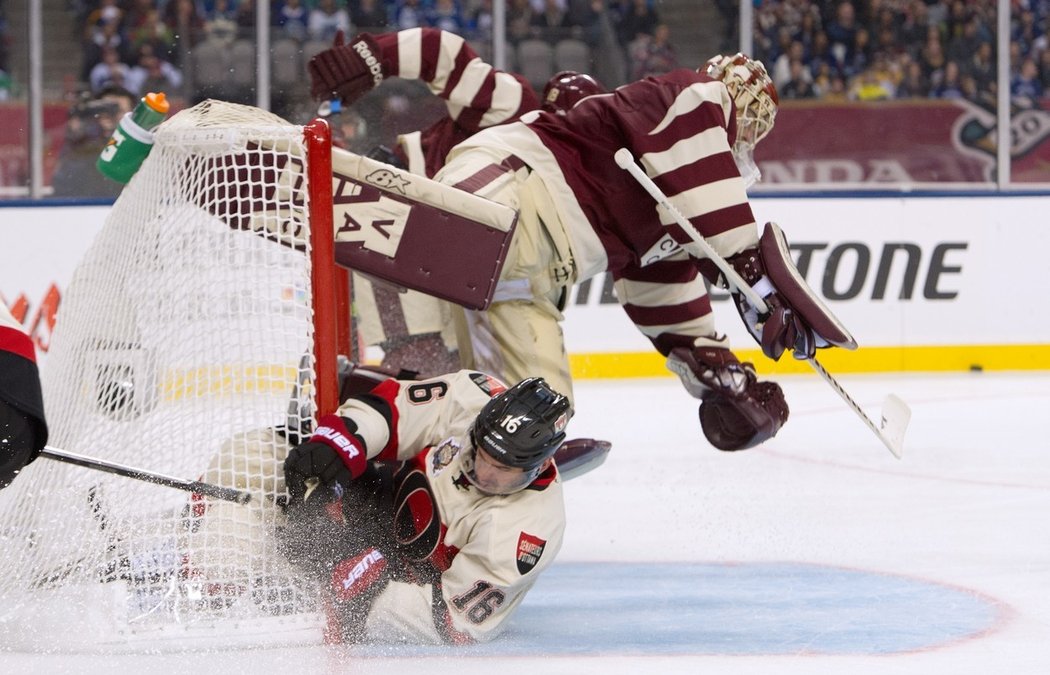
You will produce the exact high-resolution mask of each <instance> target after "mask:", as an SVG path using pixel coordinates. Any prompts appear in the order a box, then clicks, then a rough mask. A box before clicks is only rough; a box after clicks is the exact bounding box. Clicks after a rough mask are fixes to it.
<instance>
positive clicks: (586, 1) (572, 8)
mask: <svg viewBox="0 0 1050 675" xmlns="http://www.w3.org/2000/svg"><path fill="white" fill-rule="evenodd" d="M604 17H605V2H604V1H603V0H570V2H569V24H570V25H571V26H572V27H573V32H574V33H575V34H577V35H579V37H580V38H581V39H582V40H583V41H584V42H586V43H587V44H589V45H590V46H591V47H592V48H595V47H597V46H598V45H599V44H600V43H601V39H602V30H603V18H604Z"/></svg>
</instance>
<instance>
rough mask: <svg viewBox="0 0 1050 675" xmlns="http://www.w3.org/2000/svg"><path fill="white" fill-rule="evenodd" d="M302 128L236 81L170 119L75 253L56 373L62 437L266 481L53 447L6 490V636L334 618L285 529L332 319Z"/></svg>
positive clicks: (51, 387)
mask: <svg viewBox="0 0 1050 675" xmlns="http://www.w3.org/2000/svg"><path fill="white" fill-rule="evenodd" d="M302 138H303V129H302V128H301V127H298V126H293V125H290V124H288V123H287V122H285V121H283V120H281V119H280V118H277V117H275V116H273V115H271V114H269V113H266V112H264V111H262V110H259V109H255V108H249V107H245V106H235V105H231V104H225V103H219V102H215V101H207V102H205V103H202V104H200V105H198V106H195V107H194V108H191V109H189V110H186V111H183V112H181V113H179V114H177V115H175V116H173V117H172V118H171V119H170V120H168V121H167V122H166V123H165V124H164V125H162V126H161V128H160V129H158V131H157V135H156V143H155V145H154V148H153V150H152V152H151V153H150V155H149V157H148V158H147V160H146V162H145V163H144V164H143V166H142V168H141V169H140V170H139V171H138V173H137V174H136V175H135V176H134V178H133V179H132V181H131V182H130V183H129V185H128V186H127V187H126V188H125V189H124V191H123V193H122V194H121V196H120V198H119V199H118V200H117V202H116V204H115V205H114V207H113V209H112V211H111V213H110V215H109V217H108V219H107V221H106V224H105V226H104V228H103V230H102V232H101V233H100V234H99V235H98V237H97V239H96V240H95V241H94V243H93V244H92V246H91V248H90V250H89V251H88V252H87V254H86V255H85V257H84V259H83V260H82V262H81V263H80V265H79V266H78V268H77V270H76V271H75V274H74V277H73V280H72V282H71V283H70V285H69V288H68V291H67V293H66V296H65V297H64V298H63V300H62V305H61V309H60V312H59V315H58V322H57V325H56V328H55V332H54V336H53V340H52V345H51V349H50V351H49V353H48V356H47V359H46V361H45V363H44V366H43V373H42V379H43V387H44V399H45V407H46V412H47V415H48V420H49V424H50V429H51V437H50V441H49V444H50V445H52V446H54V447H56V448H60V449H63V450H67V451H72V452H76V453H81V454H84V455H90V456H92V457H97V458H100V459H104V460H107V461H110V462H116V463H120V464H125V465H130V466H132V467H136V468H141V469H146V470H149V471H152V472H156V473H161V474H166V475H169V476H175V477H180V478H186V479H191V480H194V479H199V480H202V481H204V482H208V483H214V484H217V485H222V486H228V487H234V488H239V489H242V490H248V491H250V492H251V493H252V500H251V502H250V503H249V504H247V505H240V504H233V503H229V502H222V501H218V500H215V499H211V498H207V497H203V496H201V495H197V494H192V493H189V492H184V491H180V490H176V489H172V488H169V487H162V486H157V485H152V484H149V483H146V482H142V481H139V480H134V479H130V478H126V477H121V476H115V475H111V474H108V473H102V472H99V471H95V470H91V469H88V468H82V467H78V466H73V465H70V464H65V463H59V462H56V461H54V460H50V459H45V458H41V459H38V460H37V461H36V462H34V463H33V464H32V465H30V466H29V467H28V468H27V470H26V471H25V473H24V474H23V475H22V476H20V477H19V478H18V480H16V481H15V482H14V484H13V485H12V486H11V487H10V488H9V489H7V490H4V491H3V492H0V570H2V572H0V633H2V634H3V635H4V643H5V644H4V646H5V647H7V648H12V649H19V648H25V649H38V648H41V649H48V650H59V651H63V650H67V649H68V650H80V649H94V648H106V649H113V650H120V649H122V648H125V647H126V648H131V649H138V648H140V647H139V645H140V643H143V642H145V643H147V644H148V646H149V648H151V649H164V648H166V647H171V648H180V647H183V646H193V647H200V646H202V645H207V644H209V643H215V644H221V645H223V646H229V645H230V644H236V643H247V644H253V643H258V642H263V643H273V642H290V641H303V640H312V639H314V637H315V636H316V635H317V626H316V624H317V618H316V616H315V615H314V614H313V610H314V604H313V603H314V600H313V598H312V597H311V596H310V595H309V594H308V593H307V592H306V591H305V590H304V587H303V585H302V584H300V583H299V582H297V580H296V575H295V574H294V573H293V572H292V571H291V570H290V569H288V568H287V567H286V566H285V563H284V562H283V558H282V557H281V555H280V554H279V553H278V551H277V550H276V545H275V542H274V538H273V531H274V528H275V527H277V526H279V524H280V522H279V521H280V518H281V513H280V509H279V508H277V507H276V506H275V503H274V499H275V496H276V495H279V494H283V492H284V485H283V480H282V478H281V469H280V461H281V460H282V459H283V456H284V453H285V452H286V451H287V446H286V442H285V440H284V439H283V437H282V436H281V435H280V434H278V433H276V432H275V428H277V427H282V426H284V425H285V424H287V423H288V418H289V417H297V418H298V421H300V422H301V421H302V420H303V419H306V420H308V419H309V415H310V412H311V411H312V409H313V408H312V402H311V401H310V399H309V396H310V392H311V391H312V388H311V387H308V386H306V387H300V386H297V385H298V383H302V382H307V381H312V379H313V372H312V358H311V357H310V356H309V355H310V354H311V353H312V348H313V335H314V332H313V328H312V324H311V318H312V312H311V309H310V299H311V286H310V260H309V242H308V241H307V239H306V236H307V233H308V222H307V220H308V219H307V216H306V206H307V203H308V194H307V183H306V176H305V172H304V171H303V166H304V161H305V160H304V158H305V152H304V147H303V140H302ZM264 233H265V235H266V236H262V234H264ZM293 397H298V398H296V399H295V400H292V399H293ZM295 423H297V422H296V421H295V420H293V424H295Z"/></svg>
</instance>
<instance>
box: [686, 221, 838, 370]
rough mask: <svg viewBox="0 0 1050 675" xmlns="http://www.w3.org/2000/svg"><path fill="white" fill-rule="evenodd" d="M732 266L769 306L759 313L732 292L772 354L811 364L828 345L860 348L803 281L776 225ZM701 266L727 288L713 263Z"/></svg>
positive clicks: (742, 313)
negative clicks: (808, 361) (808, 360)
mask: <svg viewBox="0 0 1050 675" xmlns="http://www.w3.org/2000/svg"><path fill="white" fill-rule="evenodd" d="M728 262H729V263H730V264H731V265H732V266H733V268H734V269H735V270H736V272H737V274H739V275H740V276H741V277H743V279H744V282H745V283H747V285H748V286H750V287H751V288H753V289H754V290H755V292H757V293H758V295H759V296H761V297H762V299H763V300H764V301H765V303H766V306H767V308H766V310H767V311H766V312H765V313H763V314H759V312H758V310H757V309H756V308H755V307H754V306H752V305H751V303H750V302H748V300H747V298H746V297H745V296H744V295H743V294H742V293H740V292H739V291H737V290H735V289H733V290H732V296H733V301H734V302H735V303H736V308H737V311H738V312H739V313H740V318H741V319H743V320H744V324H745V325H746V326H747V330H748V332H749V333H751V336H752V337H753V338H755V341H756V342H757V343H758V344H759V345H761V347H762V353H763V354H765V355H766V356H768V357H769V358H771V359H773V360H774V361H778V360H779V359H780V357H781V356H782V355H783V353H784V351H786V350H790V351H791V352H792V354H793V355H794V357H795V358H796V359H799V360H805V359H810V358H813V356H814V355H815V354H816V350H817V349H820V348H824V347H831V346H835V347H842V348H844V349H856V348H857V342H856V341H855V340H854V339H853V336H852V335H850V332H849V331H848V330H847V329H846V327H845V326H843V325H842V323H841V322H840V321H839V320H838V319H837V318H836V317H835V315H834V314H832V313H831V310H830V309H828V308H827V307H826V306H825V305H824V303H822V302H821V301H820V299H819V298H818V297H817V296H816V294H815V293H814V292H813V289H811V288H810V287H809V286H808V285H807V284H806V280H805V279H803V278H802V275H801V274H800V273H799V271H798V268H796V267H795V263H794V262H792V260H791V251H790V249H789V248H788V243H787V239H786V238H785V237H784V233H783V231H782V230H781V229H780V228H779V227H778V226H777V225H776V223H766V227H765V229H764V230H763V231H762V237H761V238H760V239H759V242H758V248H750V249H747V250H744V251H741V252H740V253H738V254H736V255H734V256H731V257H730V258H728ZM700 268H701V271H702V272H703V273H704V276H706V277H707V278H708V280H709V281H711V282H712V283H720V284H721V285H722V286H723V287H724V286H725V285H726V284H725V279H724V278H723V277H722V276H721V273H720V272H719V271H718V269H717V268H716V267H715V266H714V264H713V263H712V262H711V261H710V260H702V261H701V263H700Z"/></svg>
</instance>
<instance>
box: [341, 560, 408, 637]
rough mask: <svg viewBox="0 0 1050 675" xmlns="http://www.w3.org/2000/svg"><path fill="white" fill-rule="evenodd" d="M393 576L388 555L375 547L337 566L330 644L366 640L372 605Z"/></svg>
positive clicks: (342, 561)
mask: <svg viewBox="0 0 1050 675" xmlns="http://www.w3.org/2000/svg"><path fill="white" fill-rule="evenodd" d="M391 576H392V575H391V569H390V567H389V565H388V560H387V558H386V556H385V555H383V553H382V552H380V550H379V549H378V548H376V547H374V546H369V547H368V548H366V549H365V550H364V551H361V552H360V553H357V554H356V555H352V556H349V557H347V558H345V559H343V560H341V561H340V562H338V563H336V565H335V567H334V568H333V569H332V578H331V586H330V588H329V592H330V604H329V607H328V629H327V631H326V639H327V641H329V642H339V643H355V642H360V641H361V640H362V639H363V638H364V637H365V624H366V623H367V621H368V613H369V611H370V610H371V609H372V602H373V601H374V600H375V599H376V596H378V595H379V594H380V593H381V592H382V591H383V589H384V588H385V587H386V584H387V582H388V581H390V579H391Z"/></svg>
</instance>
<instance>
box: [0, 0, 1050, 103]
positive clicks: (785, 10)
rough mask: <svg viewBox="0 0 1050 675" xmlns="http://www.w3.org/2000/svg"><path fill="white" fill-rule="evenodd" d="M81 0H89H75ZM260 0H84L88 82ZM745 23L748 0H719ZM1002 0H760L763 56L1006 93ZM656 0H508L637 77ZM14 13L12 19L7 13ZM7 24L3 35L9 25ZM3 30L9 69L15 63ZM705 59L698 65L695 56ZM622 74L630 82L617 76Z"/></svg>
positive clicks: (377, 4)
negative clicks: (742, 3) (1001, 77)
mask: <svg viewBox="0 0 1050 675" xmlns="http://www.w3.org/2000/svg"><path fill="white" fill-rule="evenodd" d="M74 1H76V0H74ZM256 1H257V0H79V2H80V3H81V5H80V7H79V9H80V16H81V17H82V20H81V25H82V35H83V44H84V54H83V59H82V62H83V68H82V72H81V73H80V76H81V81H83V82H85V83H90V86H91V88H92V89H93V90H95V91H97V90H99V89H101V88H103V87H106V86H114V85H118V86H123V87H126V88H128V89H130V90H131V91H132V92H133V93H142V92H143V91H144V90H145V89H149V88H152V87H163V88H165V89H166V90H169V91H177V90H178V89H179V87H180V86H181V84H182V81H183V73H182V69H183V68H185V67H186V64H185V63H184V61H186V54H187V53H189V51H191V50H192V48H193V46H194V45H196V44H197V43H199V42H200V41H202V40H205V39H211V40H227V41H232V40H234V39H236V38H238V37H248V38H251V36H253V35H254V31H255V2H256ZM271 1H272V4H271V11H270V16H271V23H272V25H273V35H274V36H275V39H276V38H282V37H283V38H291V39H293V40H296V41H298V42H300V43H303V44H306V43H308V42H310V41H314V42H317V43H326V44H330V42H331V40H332V38H333V37H334V35H335V34H336V32H337V31H340V30H342V31H344V32H346V33H347V34H351V35H352V34H353V33H354V32H357V31H361V30H371V31H386V30H401V29H405V28H412V27H416V26H435V27H439V28H443V29H445V30H449V31H453V32H456V33H459V34H461V35H464V36H465V37H466V38H468V39H470V40H474V41H476V42H478V43H487V42H488V41H489V40H490V39H491V34H492V21H493V18H492V12H493V10H492V1H491V0H271ZM717 4H718V6H719V8H720V9H721V10H722V11H723V12H724V13H726V14H727V16H726V17H725V18H726V23H727V26H733V25H734V24H735V22H736V20H737V19H736V16H735V15H732V16H731V14H733V13H735V12H736V11H737V8H738V5H737V3H735V2H730V1H728V0H719V1H718V3H717ZM995 5H996V3H995V0H756V2H755V12H754V19H755V20H754V35H753V44H754V48H753V51H754V56H755V57H756V58H758V59H761V60H762V61H763V62H764V63H766V65H767V67H768V68H769V70H770V73H771V75H772V76H773V79H774V81H775V83H776V85H777V87H778V90H779V91H780V94H781V98H783V99H807V98H817V99H830V100H858V101H873V100H886V99H899V98H915V97H923V98H926V97H929V98H965V99H970V100H973V101H975V102H977V103H981V104H984V105H993V104H994V100H995V93H996V74H997V73H996V65H995V64H996V39H995V27H996V9H995ZM659 6H660V3H658V2H654V0H507V8H506V14H507V38H508V41H509V42H510V43H511V45H512V46H514V45H517V44H519V43H521V42H522V41H525V40H536V39H540V40H548V41H550V42H552V43H554V42H556V41H558V40H562V39H564V38H570V37H571V38H574V39H578V40H582V41H584V42H586V43H588V44H589V45H591V46H596V45H597V44H598V43H599V41H601V40H602V39H603V37H604V38H607V37H609V36H611V37H612V39H613V40H614V41H615V43H616V44H617V45H618V47H619V48H620V49H621V50H622V53H623V55H624V56H625V59H626V63H627V68H626V72H625V75H626V78H627V79H628V80H630V79H636V78H639V77H644V76H646V75H650V74H659V73H663V72H667V71H669V70H671V69H673V68H676V67H679V63H678V58H677V55H676V50H675V46H674V44H673V43H672V42H671V39H670V32H671V31H670V29H669V28H668V26H667V25H666V24H664V23H662V22H661V17H660V16H659V10H658V8H659ZM1012 6H1013V10H1012V12H1011V43H1010V52H1011V64H1010V83H1009V86H1010V92H1011V94H1012V95H1013V96H1014V97H1015V99H1017V100H1018V101H1019V102H1021V103H1023V102H1024V101H1026V100H1028V101H1034V100H1036V99H1039V98H1040V97H1044V96H1050V48H1048V43H1047V35H1046V31H1047V27H1048V23H1050V0H1012ZM0 26H2V19H0ZM0 37H2V34H0ZM3 55H4V54H3V45H2V42H0V72H2V70H3V66H4V64H3V62H2V58H3ZM690 65H692V64H690ZM612 84H618V83H612Z"/></svg>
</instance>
